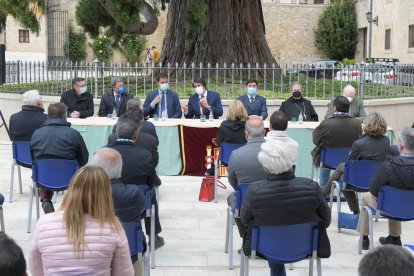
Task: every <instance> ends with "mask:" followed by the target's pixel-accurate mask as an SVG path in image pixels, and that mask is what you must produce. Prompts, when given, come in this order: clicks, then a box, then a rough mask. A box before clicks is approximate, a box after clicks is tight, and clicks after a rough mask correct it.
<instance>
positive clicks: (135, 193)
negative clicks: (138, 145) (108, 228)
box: [91, 148, 146, 275]
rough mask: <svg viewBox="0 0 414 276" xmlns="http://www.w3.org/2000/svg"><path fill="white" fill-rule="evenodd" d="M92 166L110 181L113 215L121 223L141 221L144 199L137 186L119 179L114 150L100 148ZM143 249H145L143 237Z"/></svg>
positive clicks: (117, 156) (118, 158) (137, 271)
mask: <svg viewBox="0 0 414 276" xmlns="http://www.w3.org/2000/svg"><path fill="white" fill-rule="evenodd" d="M91 165H92V166H97V167H101V168H102V169H104V171H105V172H106V174H107V175H108V177H109V180H110V181H111V186H112V199H113V201H114V208H115V215H116V216H117V217H118V218H119V220H120V221H121V222H131V221H141V214H142V212H143V211H144V209H145V197H144V194H143V193H142V192H141V190H140V189H139V188H138V186H137V185H133V184H129V185H125V184H124V183H122V182H121V181H120V180H119V179H120V178H121V173H122V157H121V155H120V154H119V152H117V151H116V150H114V149H110V148H101V149H99V150H97V151H96V152H95V154H94V156H93V158H92V162H91ZM142 236H143V240H144V248H146V242H145V236H144V234H142ZM131 259H132V263H133V264H134V270H135V275H140V268H139V266H138V262H137V260H138V258H137V255H134V256H131Z"/></svg>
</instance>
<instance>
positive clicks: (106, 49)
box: [91, 35, 113, 63]
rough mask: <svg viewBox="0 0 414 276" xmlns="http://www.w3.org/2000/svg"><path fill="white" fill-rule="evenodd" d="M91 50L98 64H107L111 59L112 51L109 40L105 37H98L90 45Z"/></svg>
mask: <svg viewBox="0 0 414 276" xmlns="http://www.w3.org/2000/svg"><path fill="white" fill-rule="evenodd" d="M91 46H92V50H93V52H94V54H95V56H96V58H97V59H98V60H99V61H100V62H105V63H108V62H109V61H110V59H111V57H112V54H113V50H112V46H111V40H110V38H109V37H108V36H107V35H101V36H98V37H97V38H96V39H95V40H94V41H93V43H92V45H91Z"/></svg>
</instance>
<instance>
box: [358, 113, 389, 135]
mask: <svg viewBox="0 0 414 276" xmlns="http://www.w3.org/2000/svg"><path fill="white" fill-rule="evenodd" d="M364 132H365V133H366V134H368V135H370V136H381V135H384V134H385V133H386V132H387V121H385V119H384V117H383V116H382V115H381V114H379V113H377V112H373V113H370V114H368V116H367V117H365V120H364Z"/></svg>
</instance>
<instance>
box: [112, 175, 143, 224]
mask: <svg viewBox="0 0 414 276" xmlns="http://www.w3.org/2000/svg"><path fill="white" fill-rule="evenodd" d="M111 183H112V198H113V200H114V208H115V214H116V216H117V217H118V218H119V220H120V221H121V222H129V221H141V213H142V212H143V211H144V209H145V196H144V194H143V193H142V192H141V190H140V189H139V188H138V186H137V185H131V184H130V185H125V184H124V183H122V182H121V181H120V180H119V179H114V180H111Z"/></svg>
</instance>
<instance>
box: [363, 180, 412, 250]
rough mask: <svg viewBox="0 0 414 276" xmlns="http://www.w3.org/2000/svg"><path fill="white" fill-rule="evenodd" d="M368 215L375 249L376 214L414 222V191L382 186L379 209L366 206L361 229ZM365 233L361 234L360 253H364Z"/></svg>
mask: <svg viewBox="0 0 414 276" xmlns="http://www.w3.org/2000/svg"><path fill="white" fill-rule="evenodd" d="M364 210H366V211H367V214H368V223H369V224H368V229H369V237H370V249H372V248H374V233H373V232H374V225H373V223H372V216H373V213H374V212H379V214H380V215H381V217H383V218H387V219H392V220H397V221H410V220H414V191H410V190H402V189H397V188H394V187H391V186H382V187H381V188H380V189H379V191H378V200H377V207H376V209H374V208H373V207H371V206H364V209H363V210H362V214H361V216H362V217H361V220H362V223H361V229H364V226H365V216H366V214H365V212H364ZM363 234H364V233H363V231H360V234H359V244H358V247H359V248H358V253H359V254H361V253H362V238H363Z"/></svg>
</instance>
